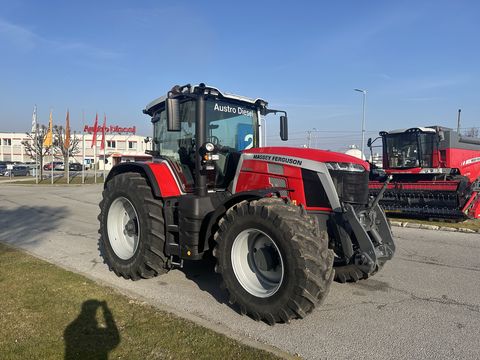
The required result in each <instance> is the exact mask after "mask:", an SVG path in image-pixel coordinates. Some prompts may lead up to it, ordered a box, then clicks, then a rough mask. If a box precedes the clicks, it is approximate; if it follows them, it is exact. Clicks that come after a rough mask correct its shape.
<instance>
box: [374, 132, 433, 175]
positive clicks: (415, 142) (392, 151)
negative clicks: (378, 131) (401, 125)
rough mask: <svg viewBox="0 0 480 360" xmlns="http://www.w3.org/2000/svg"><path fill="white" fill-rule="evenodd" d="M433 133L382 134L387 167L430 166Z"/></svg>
mask: <svg viewBox="0 0 480 360" xmlns="http://www.w3.org/2000/svg"><path fill="white" fill-rule="evenodd" d="M434 146H435V134H430V133H421V132H404V133H400V134H388V135H385V136H384V141H383V151H384V157H385V161H386V165H387V166H386V167H387V168H414V167H422V168H425V167H432V166H433V165H432V163H433V148H434Z"/></svg>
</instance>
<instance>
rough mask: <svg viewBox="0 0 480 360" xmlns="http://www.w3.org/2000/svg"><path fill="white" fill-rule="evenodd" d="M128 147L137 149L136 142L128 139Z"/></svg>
mask: <svg viewBox="0 0 480 360" xmlns="http://www.w3.org/2000/svg"><path fill="white" fill-rule="evenodd" d="M128 148H129V149H132V150H137V142H136V141H129V142H128Z"/></svg>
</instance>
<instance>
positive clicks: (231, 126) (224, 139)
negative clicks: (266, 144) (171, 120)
mask: <svg viewBox="0 0 480 360" xmlns="http://www.w3.org/2000/svg"><path fill="white" fill-rule="evenodd" d="M205 105H206V109H205V112H206V114H205V115H206V117H205V118H206V123H207V124H206V129H207V141H208V142H211V143H213V144H214V145H215V146H216V147H217V149H218V150H219V157H220V159H219V160H218V161H217V162H216V172H217V175H216V178H215V179H214V180H213V182H214V183H215V184H216V186H217V187H226V186H227V185H228V183H229V180H230V178H231V177H232V174H231V172H232V169H233V171H234V170H235V167H236V164H235V159H236V160H238V156H239V155H238V154H239V152H240V151H242V150H245V149H250V148H252V147H255V146H258V114H257V109H256V107H255V106H253V105H250V104H246V103H241V102H235V101H233V100H232V101H231V102H230V101H224V100H218V99H215V98H210V99H207V100H206V104H205ZM195 118H196V114H195V101H193V100H187V101H184V102H182V103H181V104H180V131H168V129H167V116H166V111H165V110H164V109H161V110H159V111H158V112H157V113H155V114H154V116H153V119H152V122H153V124H154V136H153V144H154V150H156V151H158V152H159V154H160V155H161V156H162V157H164V158H167V159H169V160H170V162H171V164H172V165H173V167H174V168H175V171H176V172H177V173H178V174H179V177H180V178H181V180H182V183H183V185H184V190H185V191H191V190H192V189H193V182H194V176H193V175H194V173H195V170H194V169H195V151H196V144H195ZM212 186H213V185H212Z"/></svg>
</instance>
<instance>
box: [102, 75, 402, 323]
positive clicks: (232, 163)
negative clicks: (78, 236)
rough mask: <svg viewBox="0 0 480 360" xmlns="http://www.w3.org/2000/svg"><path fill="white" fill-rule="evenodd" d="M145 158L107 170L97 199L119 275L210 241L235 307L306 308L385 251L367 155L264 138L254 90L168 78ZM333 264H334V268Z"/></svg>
mask: <svg viewBox="0 0 480 360" xmlns="http://www.w3.org/2000/svg"><path fill="white" fill-rule="evenodd" d="M144 113H145V114H148V115H149V116H151V117H152V122H153V127H154V133H153V140H152V143H153V150H151V151H149V153H150V154H151V155H152V156H153V161H152V162H145V163H122V164H119V165H116V166H115V167H114V168H113V169H112V170H111V171H110V173H109V175H108V177H107V179H106V182H105V186H104V191H103V200H102V201H101V203H100V208H101V212H100V215H99V220H100V230H99V232H100V241H99V248H100V252H101V255H102V257H103V258H104V260H105V262H106V263H107V264H108V266H109V268H110V269H111V270H113V271H114V272H115V273H116V274H117V275H118V276H122V277H124V278H127V279H132V280H137V279H140V278H150V277H153V276H157V275H159V274H162V273H165V272H166V271H168V270H169V269H171V268H173V267H175V266H177V267H181V266H182V265H183V261H184V260H185V259H188V260H199V259H202V258H203V257H204V256H206V255H207V254H209V253H210V254H211V253H213V256H214V257H215V258H216V267H215V270H216V272H218V273H219V274H220V275H221V277H222V280H223V285H224V287H225V288H226V290H227V291H228V293H229V301H230V302H231V303H236V304H238V307H239V310H240V312H241V313H242V314H249V315H250V316H251V317H253V318H254V319H256V320H263V321H266V322H267V323H269V324H274V323H276V322H288V321H289V320H290V319H292V318H297V317H301V318H303V317H304V316H306V315H307V314H308V313H310V312H311V311H312V310H313V309H314V307H315V306H316V305H317V304H319V303H320V302H321V301H322V300H323V299H324V297H325V296H326V295H327V293H328V290H329V287H330V284H331V281H332V280H333V279H334V277H335V278H336V279H337V280H338V281H340V282H347V281H357V280H360V279H365V278H367V277H368V276H371V275H373V274H374V273H376V272H377V271H378V270H379V269H380V268H381V267H382V265H383V264H384V263H385V262H386V261H387V260H389V259H391V258H392V256H393V254H394V251H395V245H394V242H393V239H392V234H391V231H390V227H389V225H388V223H387V220H386V217H385V214H384V212H383V211H382V209H381V208H380V207H379V205H378V201H379V199H380V197H381V194H380V195H379V196H377V198H375V199H371V198H369V195H368V176H369V166H368V163H366V162H364V161H361V160H359V159H356V158H354V157H351V156H348V155H344V154H339V153H335V152H330V151H321V150H313V149H298V148H288V147H261V139H262V137H263V135H264V134H263V126H261V124H262V122H261V117H262V116H266V115H267V114H270V113H275V114H276V113H282V114H283V115H282V116H280V137H281V139H282V140H287V139H288V134H287V114H286V113H285V112H284V111H280V110H273V109H269V108H268V107H267V102H266V101H264V100H262V99H249V98H246V97H242V96H237V95H232V94H228V93H223V92H221V91H219V90H218V89H216V88H213V87H209V86H205V85H204V84H200V85H197V86H191V85H185V86H176V87H174V88H173V89H172V90H171V91H169V92H168V94H167V96H163V97H161V98H159V99H157V100H154V101H152V102H151V103H150V104H148V105H147V107H146V109H145V110H144ZM333 267H335V270H334V269H333Z"/></svg>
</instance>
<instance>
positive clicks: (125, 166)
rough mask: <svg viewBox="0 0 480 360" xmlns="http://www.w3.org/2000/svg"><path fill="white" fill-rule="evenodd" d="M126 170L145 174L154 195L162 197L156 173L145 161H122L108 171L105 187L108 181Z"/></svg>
mask: <svg viewBox="0 0 480 360" xmlns="http://www.w3.org/2000/svg"><path fill="white" fill-rule="evenodd" d="M126 172H136V173H139V174H143V175H145V177H146V178H147V180H148V182H149V183H150V186H151V187H152V191H153V195H154V196H155V197H158V198H160V197H162V192H161V191H160V187H159V186H158V183H157V180H156V178H155V175H154V174H153V171H152V169H151V168H150V166H149V165H148V163H144V162H125V163H120V164H117V165H115V166H114V167H112V170H110V172H109V173H108V176H107V179H106V180H105V184H104V185H103V187H104V188H105V186H107V183H108V182H109V181H110V180H111V179H112V178H113V177H114V176H117V175H119V174H123V173H126Z"/></svg>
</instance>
